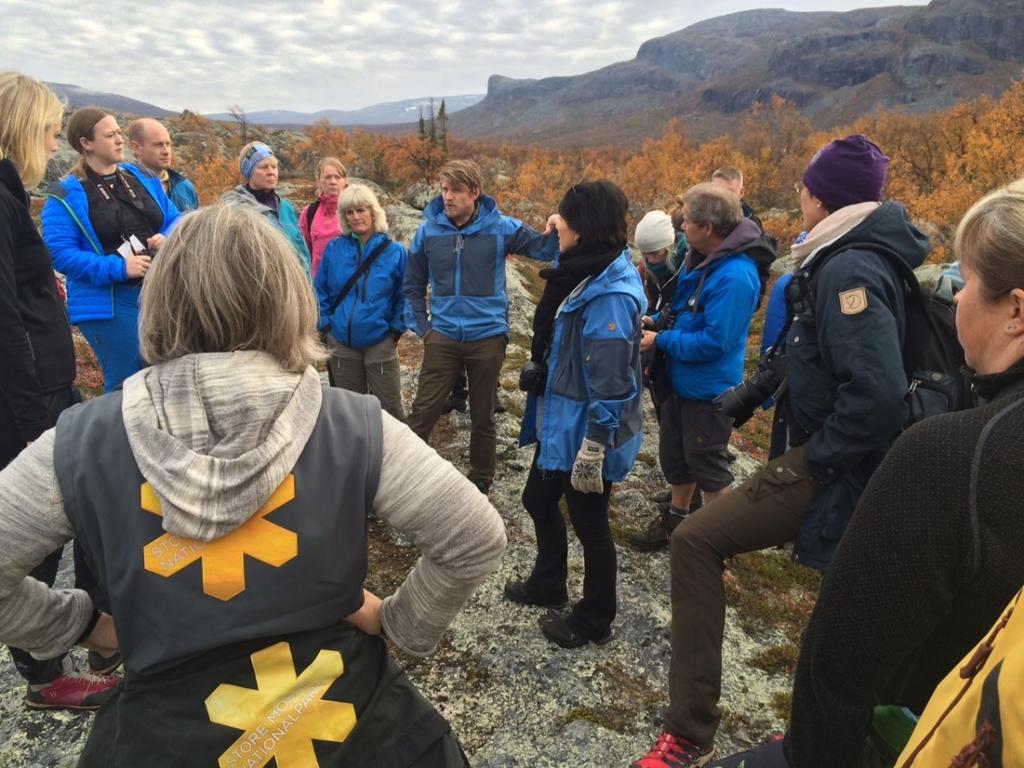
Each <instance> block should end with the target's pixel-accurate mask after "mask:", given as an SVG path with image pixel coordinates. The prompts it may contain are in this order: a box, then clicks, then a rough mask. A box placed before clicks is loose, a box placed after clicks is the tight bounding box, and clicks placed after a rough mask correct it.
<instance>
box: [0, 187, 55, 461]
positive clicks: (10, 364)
mask: <svg viewBox="0 0 1024 768" xmlns="http://www.w3.org/2000/svg"><path fill="white" fill-rule="evenodd" d="M16 205H17V203H15V202H14V201H13V200H12V199H11V197H10V196H9V195H3V196H0V360H2V361H3V364H2V365H0V397H2V398H3V400H4V402H5V404H6V405H7V407H8V408H9V409H10V412H11V415H12V416H13V418H14V424H15V428H16V429H17V431H18V436H19V437H20V438H21V439H22V440H24V441H25V442H26V443H27V442H29V441H31V440H35V439H36V438H37V437H39V435H40V434H42V433H43V432H44V431H46V430H47V429H49V428H50V427H51V426H53V424H52V420H51V419H50V415H49V411H48V409H47V407H46V400H45V398H44V396H43V392H42V387H41V385H40V383H39V379H38V377H37V376H36V365H35V356H34V355H33V352H32V343H31V341H30V340H29V335H28V331H27V330H26V329H25V325H24V322H23V320H22V317H21V313H20V312H19V311H18V278H17V267H16V263H17V258H18V226H19V218H20V216H19V213H20V212H19V211H18V210H17V209H16V208H15V206H16Z"/></svg>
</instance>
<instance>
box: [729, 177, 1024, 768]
mask: <svg viewBox="0 0 1024 768" xmlns="http://www.w3.org/2000/svg"><path fill="white" fill-rule="evenodd" d="M956 252H957V254H958V256H959V258H960V259H961V270H962V273H963V276H964V279H965V285H964V288H963V289H962V290H961V291H960V292H959V293H958V294H957V332H958V335H959V338H960V342H961V344H962V345H963V348H964V354H965V357H966V360H967V363H968V365H969V366H970V367H971V368H972V369H973V372H974V375H973V383H974V389H975V392H976V394H977V396H978V400H979V405H978V407H976V408H974V409H972V410H968V411H961V412H958V413H951V414H946V415H944V416H937V417H934V418H931V419H926V420H925V421H923V422H921V423H920V424H917V425H916V426H914V427H912V428H911V429H909V430H907V431H906V432H905V433H904V434H903V435H902V436H901V437H900V438H899V440H897V441H896V443H895V445H894V446H893V447H892V449H891V450H890V451H889V453H888V455H887V456H886V458H885V460H884V461H883V463H882V464H881V466H880V467H879V468H878V470H877V471H876V472H875V474H874V476H873V477H872V479H871V482H870V483H869V484H868V487H867V488H866V490H865V491H864V494H863V496H862V497H861V500H860V503H859V504H858V505H857V510H856V513H855V514H854V516H853V520H852V521H851V523H850V526H849V528H848V529H847V530H846V534H845V535H844V537H843V540H842V543H841V544H840V546H839V549H838V550H837V552H836V555H835V558H834V559H833V561H832V564H831V565H830V566H829V569H828V571H827V573H826V575H825V580H824V583H823V585H822V590H821V595H820V597H819V599H818V603H817V606H816V608H815V610H814V613H813V615H812V616H811V619H810V622H809V624H808V626H807V630H806V632H805V633H804V636H803V641H802V644H801V649H800V660H799V662H798V664H797V671H796V681H795V687H794V690H793V709H792V717H791V727H790V730H789V733H788V734H787V735H786V739H785V744H784V750H778V746H777V745H776V746H775V749H774V750H773V749H772V748H770V747H769V748H765V749H763V750H758V752H757V754H756V755H753V756H751V755H748V756H747V757H746V768H757V767H758V766H768V765H783V764H788V765H789V766H791V768H820V767H821V766H829V768H848V767H852V766H855V765H884V764H886V760H885V759H884V757H883V758H882V759H881V760H878V758H877V757H876V758H874V759H875V760H878V762H874V763H872V762H870V761H868V762H864V763H858V760H860V759H861V755H862V753H863V752H864V749H865V743H866V742H867V741H868V734H869V730H871V731H873V730H874V729H872V728H871V724H872V718H873V716H875V707H876V705H894V706H895V707H902V708H905V709H904V710H903V711H904V712H909V713H912V714H909V715H908V716H907V719H908V720H910V721H911V722H909V723H908V724H907V725H912V716H913V715H920V714H921V712H922V711H923V709H924V705H925V703H926V702H927V701H928V698H929V696H930V695H931V692H932V690H933V689H934V688H935V686H936V685H937V684H938V683H939V682H940V681H941V680H942V679H943V678H944V677H945V676H946V673H947V672H948V671H949V670H950V669H951V668H952V667H953V666H954V665H956V664H958V663H959V662H960V661H961V659H963V657H964V655H965V654H966V653H967V652H968V651H970V650H971V649H972V648H973V647H974V645H975V644H976V643H977V642H978V640H979V638H981V637H982V636H983V635H984V634H985V633H986V632H987V631H988V630H989V629H990V627H991V626H992V624H993V623H994V622H995V620H996V619H997V618H998V617H999V615H1000V614H1001V613H1002V611H1003V609H1004V608H1005V607H1006V604H1007V603H1008V602H1009V601H1010V599H1011V598H1012V597H1013V595H1014V594H1015V593H1016V592H1017V591H1018V590H1019V589H1020V587H1021V585H1022V584H1024V557H1022V554H1021V553H1024V514H1021V508H1020V505H1021V499H1022V498H1024V471H1022V468H1024V466H1022V462H1021V458H1020V457H1021V454H1020V436H1021V435H1022V434H1024V183H1022V182H1017V183H1016V184H1014V185H1011V186H1010V187H1007V188H1006V189H1002V190H999V191H997V192H995V193H993V194H991V195H989V196H987V197H985V198H983V199H982V200H980V201H979V202H978V203H977V204H976V205H975V206H974V207H973V208H972V209H971V210H970V211H969V212H968V213H967V215H966V216H965V217H964V219H963V221H962V222H961V223H960V227H959V229H958V231H957V237H956ZM876 722H877V721H876ZM904 735H909V734H904ZM879 746H880V745H878V744H875V745H874V746H872V747H871V749H872V750H876V749H877V748H878V747H879ZM889 746H890V747H893V748H895V752H896V753H897V754H898V752H899V746H900V745H899V744H889ZM772 751H776V753H778V752H779V751H784V753H785V763H781V762H777V761H774V762H773V761H772V760H771V759H770V758H768V755H767V753H769V752H772ZM778 757H779V758H781V757H782V756H781V755H778ZM894 757H895V755H892V754H891V755H889V759H892V758H894ZM951 759H952V756H951ZM735 764H736V763H735V758H734V759H733V760H727V761H724V762H723V765H730V766H731V765H735ZM888 764H891V763H888Z"/></svg>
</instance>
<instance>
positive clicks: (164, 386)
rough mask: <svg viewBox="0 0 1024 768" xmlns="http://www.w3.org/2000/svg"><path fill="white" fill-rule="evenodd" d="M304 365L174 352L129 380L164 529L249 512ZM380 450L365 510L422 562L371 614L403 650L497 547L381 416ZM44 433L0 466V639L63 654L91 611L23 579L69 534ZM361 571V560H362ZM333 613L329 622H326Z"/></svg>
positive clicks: (287, 465)
mask: <svg viewBox="0 0 1024 768" xmlns="http://www.w3.org/2000/svg"><path fill="white" fill-rule="evenodd" d="M322 395H323V392H322V389H321V386H320V381H319V377H318V376H317V374H316V372H315V371H314V370H313V369H312V368H309V369H307V370H306V371H305V372H303V373H302V374H292V373H287V372H284V371H282V370H281V368H280V367H279V366H278V364H277V363H276V361H275V360H274V359H273V358H271V357H270V356H269V355H266V354H263V353H259V352H232V353H211V354H201V355H188V356H186V357H183V358H180V359H178V360H174V361H171V362H168V363H162V364H160V365H156V366H153V367H152V368H147V369H145V370H143V371H140V372H139V373H137V374H135V375H134V376H132V377H131V378H129V379H128V380H126V382H125V385H124V396H123V403H122V415H123V416H124V423H125V428H126V430H127V433H128V439H129V443H130V444H131V447H132V452H133V454H134V456H135V459H136V462H137V463H138V466H139V469H140V471H141V472H142V474H143V475H144V476H145V477H146V479H147V481H148V482H149V483H150V484H151V485H152V486H153V487H154V489H155V490H156V492H157V495H158V496H159V497H160V501H161V508H162V510H163V512H164V517H163V525H164V529H165V530H167V531H168V532H170V533H174V534H176V535H179V536H183V537H187V538H194V539H200V540H203V541H211V540H213V539H216V538H219V537H221V536H223V535H225V534H227V533H230V532H231V531H233V530H234V529H235V528H237V527H238V526H239V525H241V524H242V523H244V522H245V521H246V520H248V519H249V517H250V516H251V515H252V514H254V513H255V512H256V511H257V510H258V509H259V508H260V507H261V506H262V505H263V503H264V502H265V501H266V500H267V499H268V498H269V497H270V495H271V493H273V491H274V489H275V488H276V487H277V485H279V484H280V482H281V480H282V479H283V478H284V476H285V475H287V474H288V472H290V471H291V470H292V468H293V467H294V465H295V463H296V461H297V460H298V457H299V454H300V453H301V452H302V448H303V446H304V445H305V444H306V440H307V439H308V438H309V435H310V434H311V433H312V431H313V427H314V425H315V423H316V419H317V416H318V414H319V412H320V404H321V401H322ZM381 418H382V420H383V456H382V462H381V473H380V482H379V486H378V489H377V495H376V496H375V498H374V501H373V511H374V514H375V515H376V516H377V517H378V518H380V519H381V520H383V521H384V522H385V523H387V524H388V525H390V526H392V527H394V528H395V529H397V530H398V531H400V532H402V533H403V534H405V535H406V536H408V537H409V538H411V539H412V541H413V542H414V544H415V545H416V547H417V548H418V549H419V550H420V551H421V553H422V557H421V558H420V559H419V560H418V561H417V563H416V565H415V567H414V568H413V569H412V571H410V573H409V574H408V576H407V577H406V579H405V581H404V582H403V584H402V585H401V586H400V587H399V588H398V590H396V592H395V593H394V594H393V595H390V596H387V597H385V598H384V601H383V604H382V606H381V622H382V624H383V626H384V631H385V632H386V634H387V636H388V638H389V639H390V640H392V641H393V642H394V643H395V645H397V646H398V647H399V648H400V649H401V650H403V651H404V652H406V653H409V654H411V655H414V656H423V655H426V654H429V653H430V652H432V651H433V650H434V648H436V646H437V644H438V642H439V641H440V639H441V635H442V634H443V633H444V630H445V628H446V627H447V626H448V624H449V623H450V622H451V620H452V619H453V618H454V616H455V614H456V613H457V612H458V611H459V609H460V608H461V607H462V605H463V604H464V603H465V601H466V600H467V599H468V598H469V597H470V595H472V593H473V592H474V591H475V590H476V588H477V586H479V584H480V583H481V582H482V581H483V579H484V578H485V577H486V576H487V575H488V574H489V573H491V572H492V571H493V570H494V569H495V568H497V565H498V562H499V561H500V559H501V555H502V552H503V551H504V549H505V545H506V539H505V529H504V524H503V523H502V520H501V518H500V516H499V515H498V513H497V511H496V510H495V509H494V507H492V506H491V504H490V503H489V502H488V501H487V498H486V497H485V496H483V495H482V494H481V493H480V492H479V491H477V489H476V488H475V487H474V486H473V485H472V484H471V483H470V482H469V481H468V480H467V479H466V478H465V477H464V476H463V475H462V474H460V473H459V472H458V471H457V470H456V469H455V468H454V467H453V466H452V465H451V464H449V463H448V462H447V461H445V460H444V459H442V458H441V457H440V456H438V455H437V453H436V452H435V451H434V450H433V449H432V448H430V447H429V446H428V445H426V444H425V443H424V442H423V441H421V440H420V439H419V438H418V437H416V435H414V434H413V433H412V431H411V430H409V428H408V427H406V426H405V425H404V424H403V423H402V422H400V421H397V420H396V419H394V418H393V417H391V416H389V415H388V414H387V413H385V412H382V413H381ZM54 436H55V430H53V429H51V430H49V431H47V432H45V433H43V435H42V436H41V437H40V438H39V439H38V440H36V441H35V442H34V443H32V444H31V445H30V446H28V448H26V449H25V450H24V451H23V452H22V453H21V455H19V456H18V458H17V459H15V460H14V461H13V462H11V464H9V465H8V466H7V468H6V469H4V470H3V471H2V472H0V540H3V541H5V542H7V546H6V547H5V552H4V553H3V554H0V642H2V643H6V644H8V645H14V646H17V647H20V648H25V649H26V650H28V651H30V652H31V653H32V654H33V655H34V656H36V657H38V658H51V657H55V656H58V655H60V654H61V653H63V652H64V651H66V650H67V649H68V648H69V647H70V646H71V645H72V644H74V642H75V641H76V640H77V639H78V638H79V636H80V635H81V633H82V631H83V630H84V628H85V626H86V625H87V623H88V621H89V618H90V617H91V615H92V601H91V600H90V598H89V596H88V595H87V594H86V593H85V592H82V591H80V590H74V589H70V590H69V589H49V588H47V587H46V585H44V584H42V583H41V582H39V581H36V580H35V579H32V578H30V577H28V576H27V574H28V573H29V571H31V570H32V568H33V567H34V566H35V564H37V563H38V562H40V561H41V560H42V559H43V558H44V557H45V556H46V555H47V554H49V553H50V552H52V551H53V550H55V549H57V548H59V547H61V546H62V545H63V544H64V543H65V542H67V541H68V540H69V539H71V538H72V537H73V536H74V531H73V529H72V527H71V524H70V522H69V521H68V518H67V516H66V515H65V513H64V508H63V500H62V498H61V494H60V488H59V485H58V483H57V478H56V475H55V471H54V461H53V448H54ZM369 566H370V568H371V569H372V568H373V562H372V560H371V561H370V563H369ZM340 618H342V617H339V619H340Z"/></svg>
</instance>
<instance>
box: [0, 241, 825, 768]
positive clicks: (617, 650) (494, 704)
mask: <svg viewBox="0 0 1024 768" xmlns="http://www.w3.org/2000/svg"><path fill="white" fill-rule="evenodd" d="M508 275H509V285H510V293H511V294H512V302H513V307H512V311H511V313H510V314H511V317H512V319H513V326H512V333H511V337H512V341H511V344H510V346H509V352H508V360H507V362H506V366H505V370H504V373H503V377H502V382H501V384H502V393H501V400H502V402H503V403H504V405H505V406H506V408H507V412H506V413H504V414H501V415H499V416H498V417H497V420H498V467H499V469H498V477H497V479H496V482H495V485H494V487H493V489H492V491H491V500H492V502H493V504H494V505H495V507H496V508H497V509H498V510H499V512H500V513H501V515H502V517H503V518H504V520H505V523H506V526H507V529H508V537H509V547H508V551H507V554H506V556H505V558H504V561H503V562H502V565H501V567H500V569H499V570H498V572H496V573H495V574H494V575H493V576H491V577H490V578H489V579H488V580H487V582H486V583H485V584H484V585H483V586H482V587H481V588H480V590H479V591H478V592H477V594H476V595H475V596H474V597H473V598H472V599H471V600H470V602H469V603H468V604H467V606H466V608H465V610H464V611H463V612H462V613H461V614H460V615H459V617H458V618H457V619H456V621H455V622H454V624H453V625H452V627H451V631H450V632H449V634H448V636H447V638H446V639H445V641H444V642H443V644H442V646H441V648H440V649H439V651H438V652H437V654H435V655H434V656H433V657H431V658H429V659H410V658H404V657H403V658H401V659H400V661H401V663H402V664H403V665H404V667H405V668H406V669H407V670H408V672H409V675H410V676H411V677H412V678H413V679H414V680H415V682H416V683H417V684H418V685H419V686H420V688H421V689H422V691H423V692H424V693H425V694H426V695H427V696H428V697H429V698H430V699H431V700H432V701H433V702H434V703H435V704H436V705H437V707H438V709H440V710H441V712H442V713H443V714H444V715H445V716H446V717H448V719H449V720H450V721H451V723H452V725H453V727H454V729H455V731H456V732H457V733H458V735H459V737H460V739H461V740H462V743H463V745H464V747H465V749H466V752H467V754H468V755H469V756H470V758H471V760H472V762H473V764H474V765H477V766H485V767H490V768H497V767H498V766H502V767H506V766H507V767H509V768H511V767H512V766H555V765H563V764H566V763H567V762H571V763H572V764H574V765H580V766H614V765H621V766H626V765H628V764H629V762H630V760H632V759H635V758H636V757H637V756H638V755H640V754H641V753H642V752H644V751H645V750H646V749H647V748H648V747H649V746H650V743H651V742H652V740H653V739H654V737H655V736H656V735H657V733H658V732H659V730H660V728H659V726H660V714H661V710H662V708H663V706H664V705H665V703H666V701H667V688H666V680H667V672H668V663H669V640H668V638H669V618H670V610H669V599H668V595H669V577H668V560H667V556H666V554H665V553H663V552H662V553H655V554H641V553H638V552H634V551H633V550H632V549H630V548H629V546H628V545H627V539H628V535H629V533H630V532H632V531H633V530H636V529H638V528H640V527H642V526H643V525H645V524H646V523H647V522H648V521H649V519H650V518H651V517H652V516H653V514H654V513H655V512H656V507H655V505H654V504H653V503H652V502H651V501H650V500H649V497H650V496H651V495H652V494H654V493H656V492H658V491H660V490H662V489H663V488H664V481H663V478H662V477H661V474H660V472H659V470H658V468H657V462H656V456H657V427H656V424H655V422H654V420H653V416H652V415H651V414H650V413H649V414H648V416H647V419H648V423H647V425H646V426H647V428H648V429H647V434H646V437H645V440H644V446H643V450H642V452H641V454H640V458H639V460H638V461H637V463H636V465H635V467H634V469H633V471H632V473H631V474H630V476H629V477H628V478H627V479H626V481H625V482H623V483H621V484H620V485H619V486H617V488H616V490H615V492H614V495H613V496H612V501H611V509H610V516H611V519H612V527H613V531H614V533H615V536H616V539H617V541H618V543H619V545H620V546H619V615H618V619H617V620H616V623H615V625H614V638H613V640H612V642H611V643H609V644H608V645H605V646H602V647H596V646H589V647H587V648H584V649H582V650H576V651H567V650H562V649H560V648H557V647H556V646H553V645H551V644H550V643H548V642H547V641H546V640H545V639H544V638H543V637H542V636H541V634H540V632H539V630H538V628H537V619H538V618H539V617H540V616H541V610H540V609H530V608H523V607H521V606H516V605H513V604H510V603H508V602H506V601H505V600H504V599H503V598H502V595H501V587H502V585H503V584H504V583H505V581H506V580H507V579H509V578H515V577H520V576H523V575H525V574H527V573H528V572H529V570H530V567H531V565H532V561H533V557H534V553H535V549H534V535H533V526H532V523H531V521H530V519H529V516H528V515H527V514H526V512H525V511H524V510H523V508H522V505H521V503H520V499H519V496H520V493H521V491H522V487H523V484H524V482H525V479H526V474H527V471H528V468H529V465H530V460H531V457H532V453H531V449H529V448H525V449H519V448H518V447H517V435H518V429H519V415H520V414H521V413H522V407H523V396H522V395H521V393H519V392H518V391H516V389H515V382H516V376H517V372H518V369H519V366H520V365H521V363H522V362H523V360H525V357H526V353H527V350H526V346H525V345H526V344H528V338H529V336H528V334H529V318H530V317H531V316H532V304H531V298H530V297H531V294H533V295H534V296H535V295H536V291H537V282H536V272H535V269H534V268H532V267H531V266H529V265H527V264H525V263H521V262H519V261H517V260H516V261H513V262H512V263H511V264H510V267H509V270H508ZM400 353H401V357H402V361H403V383H404V386H405V393H406V405H407V406H408V405H409V404H410V403H411V401H412V395H413V394H414V392H415V384H416V375H417V371H418V366H419V362H420V358H421V346H420V344H419V342H418V341H417V340H415V339H413V338H410V337H408V336H407V337H406V338H405V339H404V340H403V341H402V343H401V346H400ZM468 440H469V417H468V414H460V413H453V414H452V415H451V416H445V417H442V419H441V421H440V423H439V424H438V427H437V429H436V431H435V434H434V438H433V443H434V444H435V446H436V447H437V448H438V450H439V451H440V453H442V455H444V456H445V457H446V458H448V459H449V460H451V461H452V462H454V463H455V464H456V465H457V466H459V467H461V468H467V466H468ZM754 467H756V462H755V461H754V460H753V459H751V458H750V457H749V456H747V455H745V454H743V453H740V455H739V457H738V459H737V461H736V463H735V464H734V469H735V471H736V474H737V476H738V477H743V476H745V475H746V474H748V473H749V472H750V471H752V469H753V468H754ZM570 541H571V543H570V574H571V575H570V583H569V590H570V595H575V596H578V595H579V594H580V590H581V577H582V559H581V552H580V549H579V547H578V545H577V544H576V543H575V541H573V540H572V537H570ZM752 557H754V558H756V559H749V558H748V559H747V560H745V561H744V563H741V564H740V565H742V566H743V567H740V568H734V569H732V572H731V573H730V574H729V575H728V576H727V584H728V586H729V588H730V590H729V591H730V595H731V597H732V602H733V604H734V606H735V607H730V609H729V615H728V624H727V632H726V648H725V680H724V695H723V700H722V705H723V708H724V709H725V711H726V716H725V720H724V723H723V731H722V734H721V738H720V741H719V743H720V747H721V748H724V749H725V750H731V749H732V748H734V747H740V746H744V745H747V744H749V743H751V742H753V741H756V740H757V739H758V738H760V737H761V736H763V735H764V734H766V733H767V732H769V731H771V730H773V729H779V728H782V727H784V718H785V713H786V711H787V702H788V690H789V685H790V677H789V675H788V672H787V670H788V669H790V668H791V664H792V659H793V658H794V655H795V646H794V645H793V640H794V638H795V636H796V629H795V627H797V626H798V625H799V621H800V620H801V619H802V617H804V616H805V615H806V612H807V611H808V610H809V608H810V605H811V604H812V602H813V593H814V585H815V581H814V577H813V575H812V576H810V577H808V576H807V575H806V574H805V573H803V572H802V569H798V568H796V567H795V566H791V565H789V563H788V558H787V557H786V555H785V554H784V553H782V552H772V553H767V554H765V555H759V556H752ZM415 558H416V552H415V551H414V550H413V549H412V548H411V547H409V546H408V545H407V544H406V543H405V542H404V541H403V540H402V539H401V537H400V536H396V535H394V534H393V533H392V532H390V531H387V530H383V529H382V528H380V527H378V528H375V529H374V531H373V535H372V540H371V554H370V569H371V576H370V586H371V588H373V589H376V590H378V591H379V592H380V593H381V594H387V593H388V592H389V591H391V590H393V589H394V588H395V586H397V584H398V583H400V581H401V579H402V578H403V577H404V574H405V573H406V572H407V570H408V568H409V567H410V566H411V564H412V563H413V562H414V561H415ZM67 559H68V560H70V558H67ZM62 578H64V579H67V578H68V574H67V573H64V574H62ZM758 590H767V593H765V594H768V597H767V598H765V597H763V596H759V592H758ZM780 597H781V601H780V600H778V599H777V598H780ZM794 606H796V609H795V610H794ZM794 617H795V618H794ZM75 657H76V658H77V659H78V661H80V662H81V663H84V658H82V655H81V654H80V653H79V652H77V651H76V652H75ZM764 668H767V669H769V670H770V671H765V669H764ZM23 695H24V683H23V682H22V681H21V679H20V678H19V677H18V676H17V674H16V672H15V671H14V669H13V666H12V665H11V664H3V665H0V768H5V767H10V768H14V767H15V766H18V767H22V766H33V767H35V766H47V767H48V766H69V765H73V764H74V761H75V756H76V754H77V752H78V750H79V749H80V747H81V744H82V743H83V740H84V737H85V734H86V732H87V730H88V727H89V723H90V720H91V716H90V715H87V714H72V713H62V712H47V713H37V712H31V711H28V710H26V709H25V708H24V706H23V703H22V697H23Z"/></svg>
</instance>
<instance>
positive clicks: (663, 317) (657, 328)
mask: <svg viewBox="0 0 1024 768" xmlns="http://www.w3.org/2000/svg"><path fill="white" fill-rule="evenodd" d="M678 314H679V313H678V312H677V311H676V310H674V309H672V307H665V308H664V309H663V310H661V311H660V312H659V313H658V319H657V321H656V322H655V323H654V324H653V325H652V326H651V327H650V328H648V329H647V330H650V331H654V332H655V333H661V332H662V331H669V330H671V329H672V328H673V326H675V324H676V316H677V315H678Z"/></svg>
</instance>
